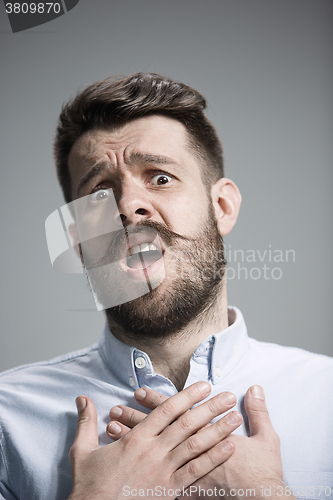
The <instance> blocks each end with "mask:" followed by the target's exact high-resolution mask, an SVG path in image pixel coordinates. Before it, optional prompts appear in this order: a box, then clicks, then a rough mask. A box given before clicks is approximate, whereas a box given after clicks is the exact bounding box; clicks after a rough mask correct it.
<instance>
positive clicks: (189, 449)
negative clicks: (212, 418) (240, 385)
mask: <svg viewBox="0 0 333 500" xmlns="http://www.w3.org/2000/svg"><path fill="white" fill-rule="evenodd" d="M192 411H193V410H192ZM242 421H243V418H242V415H241V414H240V413H239V412H238V411H232V412H230V413H228V414H227V415H225V416H224V417H223V418H221V419H220V420H218V421H217V422H215V423H214V424H212V425H210V426H209V427H206V428H205V429H203V430H200V431H199V432H197V433H196V434H193V435H192V436H190V437H189V438H187V439H186V440H185V441H183V442H182V443H181V444H180V445H179V446H177V447H176V448H174V449H173V450H172V451H171V453H170V455H169V457H170V460H171V461H172V464H173V465H174V466H175V467H176V468H179V467H181V466H182V465H184V463H185V462H188V461H189V460H192V459H193V458H195V457H197V456H199V455H200V454H202V453H204V452H206V451H208V450H210V449H211V448H213V447H214V446H216V445H217V444H218V443H220V442H221V441H223V440H225V439H226V438H227V437H228V436H229V435H230V434H231V433H232V432H233V431H234V430H235V429H237V427H239V426H240V425H241V423H242Z"/></svg>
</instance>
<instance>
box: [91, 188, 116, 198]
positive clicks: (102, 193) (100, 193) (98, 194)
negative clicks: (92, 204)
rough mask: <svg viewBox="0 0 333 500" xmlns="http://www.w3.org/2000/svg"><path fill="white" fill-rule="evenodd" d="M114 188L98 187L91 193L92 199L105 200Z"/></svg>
mask: <svg viewBox="0 0 333 500" xmlns="http://www.w3.org/2000/svg"><path fill="white" fill-rule="evenodd" d="M111 193H112V189H98V190H97V191H94V192H93V193H91V194H90V195H89V200H90V201H103V200H106V199H107V198H109V197H110V196H111Z"/></svg>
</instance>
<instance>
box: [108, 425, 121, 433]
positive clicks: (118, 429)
mask: <svg viewBox="0 0 333 500" xmlns="http://www.w3.org/2000/svg"><path fill="white" fill-rule="evenodd" d="M108 432H109V434H113V435H114V436H117V435H118V434H120V433H121V427H120V425H118V424H116V422H112V424H109V425H108Z"/></svg>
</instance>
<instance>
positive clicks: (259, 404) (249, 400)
mask: <svg viewBox="0 0 333 500" xmlns="http://www.w3.org/2000/svg"><path fill="white" fill-rule="evenodd" d="M245 410H246V413H247V416H248V419H249V428H250V435H251V436H256V435H265V434H272V433H275V431H274V429H273V426H272V422H271V419H270V417H269V413H268V410H267V407H266V401H265V395H264V390H263V388H262V387H261V386H260V385H253V386H252V387H250V388H249V389H248V391H247V393H246V395H245Z"/></svg>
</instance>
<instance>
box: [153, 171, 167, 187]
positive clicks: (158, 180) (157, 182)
mask: <svg viewBox="0 0 333 500" xmlns="http://www.w3.org/2000/svg"><path fill="white" fill-rule="evenodd" d="M170 181H172V177H170V175H166V174H158V175H154V177H153V178H152V179H151V183H152V184H153V185H154V186H163V184H168V182H170Z"/></svg>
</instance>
